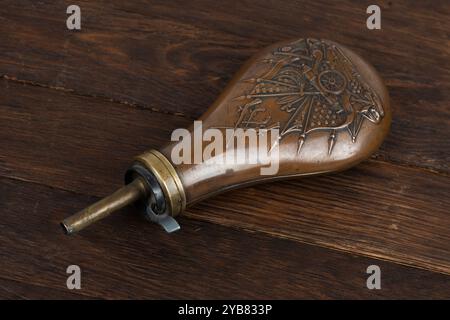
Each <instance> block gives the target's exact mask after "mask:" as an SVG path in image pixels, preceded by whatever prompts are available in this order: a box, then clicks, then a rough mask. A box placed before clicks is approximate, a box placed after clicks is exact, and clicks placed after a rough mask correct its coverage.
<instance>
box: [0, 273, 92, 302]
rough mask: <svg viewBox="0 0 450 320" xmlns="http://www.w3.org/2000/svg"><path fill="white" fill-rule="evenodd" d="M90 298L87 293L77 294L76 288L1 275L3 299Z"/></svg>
mask: <svg viewBox="0 0 450 320" xmlns="http://www.w3.org/2000/svg"><path fill="white" fill-rule="evenodd" d="M88 298H89V297H86V296H85V295H80V294H77V293H76V290H68V289H65V290H62V289H56V288H50V287H49V286H39V285H33V284H30V283H28V282H27V283H24V282H21V281H12V280H8V279H5V278H2V277H0V299H2V300H19V299H20V300H53V299H65V300H69V299H70V300H73V299H76V300H81V299H88Z"/></svg>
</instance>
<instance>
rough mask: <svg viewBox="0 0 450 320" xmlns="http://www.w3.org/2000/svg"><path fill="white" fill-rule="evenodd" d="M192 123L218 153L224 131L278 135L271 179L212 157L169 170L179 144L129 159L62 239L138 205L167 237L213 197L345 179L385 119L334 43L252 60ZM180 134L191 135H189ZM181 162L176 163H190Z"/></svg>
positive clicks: (257, 168) (361, 71)
mask: <svg viewBox="0 0 450 320" xmlns="http://www.w3.org/2000/svg"><path fill="white" fill-rule="evenodd" d="M199 121H201V125H202V130H208V129H214V130H215V131H214V132H215V133H217V134H219V133H224V137H225V138H224V141H220V142H221V144H219V145H224V146H228V145H229V143H230V138H229V137H228V138H227V137H226V134H225V131H227V130H235V131H236V130H241V132H244V130H254V131H255V132H256V133H257V135H258V136H259V137H261V136H263V135H265V134H266V135H271V139H272V138H273V132H275V130H276V132H277V135H276V137H275V139H272V140H271V143H270V150H269V152H268V157H269V158H270V159H269V160H275V159H272V158H271V157H275V156H276V161H277V167H276V169H277V170H276V172H275V173H273V174H262V172H263V171H262V169H264V168H267V164H263V163H260V162H255V163H245V162H242V163H236V162H229V161H228V162H227V161H215V160H217V159H219V158H221V160H223V156H224V154H223V153H222V152H221V151H220V150H218V149H215V150H214V152H212V153H211V157H210V158H209V159H208V160H207V161H205V159H202V160H203V161H201V162H196V161H192V162H191V163H189V162H188V161H185V162H180V161H178V160H177V161H175V160H174V154H175V155H176V154H179V152H178V150H179V149H180V142H179V141H171V142H169V143H167V145H166V146H164V147H163V148H162V149H161V150H159V151H156V150H149V151H147V152H145V153H144V154H141V155H139V156H138V157H136V159H135V160H134V162H133V163H132V165H131V167H130V169H129V170H128V171H127V173H126V175H125V176H126V177H125V183H126V184H125V186H124V187H123V188H121V189H119V190H118V191H116V192H115V193H113V194H112V195H110V196H108V197H106V198H104V199H102V200H100V201H99V202H97V203H95V204H93V205H91V206H90V207H88V208H86V209H84V210H82V211H80V212H78V213H77V214H75V215H73V216H71V217H69V218H67V219H65V220H64V221H63V222H62V226H63V228H64V230H65V232H66V233H68V234H72V233H75V232H77V231H79V230H81V229H83V228H84V227H86V226H88V225H90V224H91V223H93V222H95V221H97V220H99V219H102V218H104V217H106V216H108V215H109V214H110V213H112V212H114V211H116V210H118V209H120V208H122V207H124V206H126V205H128V204H130V203H132V202H134V201H136V200H138V199H141V200H143V202H144V204H145V209H144V211H145V215H146V217H147V218H148V219H149V220H151V221H153V222H157V223H159V224H160V225H161V226H163V227H164V229H165V230H166V231H168V232H172V231H175V230H178V229H179V228H180V227H179V225H178V223H177V221H176V220H175V217H176V216H177V215H179V214H181V213H182V212H183V211H184V210H185V208H186V206H189V205H191V204H193V203H195V202H197V201H200V200H203V199H206V198H208V197H210V196H213V195H215V194H217V193H219V192H223V191H226V190H229V189H233V188H236V187H240V186H246V185H250V184H255V183H259V182H265V181H271V180H278V179H286V178H293V177H299V176H307V175H316V174H323V173H331V172H335V171H342V170H345V169H347V168H350V167H352V166H354V165H356V164H358V163H359V162H361V161H363V160H364V159H367V158H368V157H369V156H370V155H371V154H372V153H373V152H374V151H375V150H377V148H378V147H379V146H380V144H381V143H382V141H383V139H384V138H385V136H386V135H387V133H388V130H389V126H390V122H391V112H390V106H389V96H388V92H387V90H386V87H385V85H384V84H383V81H382V79H381V78H380V77H379V75H378V74H377V72H376V71H375V69H374V68H373V67H372V66H371V65H370V64H369V63H367V62H366V61H364V60H363V59H362V58H361V57H359V56H358V55H357V54H355V53H354V52H353V51H351V50H350V49H348V48H346V47H344V46H342V45H339V44H337V43H334V42H332V41H328V40H317V39H299V40H294V41H286V42H282V43H277V44H275V45H273V46H270V47H268V48H266V49H264V50H262V51H261V52H260V53H258V54H257V55H256V56H254V57H253V58H252V59H250V60H249V61H248V62H247V63H246V64H245V65H244V66H243V67H242V68H241V70H240V71H239V72H238V73H237V74H236V75H235V77H234V78H233V79H232V80H231V82H230V83H229V85H228V86H227V87H226V89H225V90H224V92H223V93H222V94H221V95H220V96H219V98H218V99H217V100H216V102H215V103H214V104H213V105H212V106H211V107H210V108H209V109H208V110H207V111H206V113H204V114H203V115H202V116H201V117H200V119H199ZM186 131H187V132H188V133H190V134H191V136H192V137H195V135H196V134H197V135H198V132H197V131H196V126H195V125H194V126H193V127H192V128H191V129H190V130H186ZM227 132H228V131H227ZM186 139H187V138H186V137H185V139H184V140H186ZM232 139H234V137H232ZM216 140H217V138H216ZM184 142H186V141H184ZM192 142H193V143H192V144H193V145H195V147H194V149H195V148H197V151H199V152H200V153H201V154H203V152H204V151H207V150H206V148H207V145H205V143H204V141H203V142H202V143H201V144H200V145H199V144H198V143H195V141H194V138H192ZM233 148H234V149H235V150H234V152H235V155H236V156H239V155H249V154H250V155H251V154H255V152H256V151H255V149H254V148H253V147H252V146H251V145H250V143H243V144H240V145H238V146H237V147H236V146H234V143H233ZM224 150H225V151H226V150H227V148H224ZM274 150H276V151H277V152H276V155H275V152H274ZM194 151H195V150H194ZM225 151H223V152H225ZM185 152H186V150H184V151H183V153H184V155H183V157H184V158H192V157H195V155H192V154H191V155H190V156H189V157H187V154H186V153H185ZM193 153H195V152H193ZM299 192H300V191H299Z"/></svg>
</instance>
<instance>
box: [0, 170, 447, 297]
mask: <svg viewBox="0 0 450 320" xmlns="http://www.w3.org/2000/svg"><path fill="white" fill-rule="evenodd" d="M93 200H96V199H95V198H93V197H88V196H83V195H78V194H74V193H72V192H65V191H60V190H53V189H51V188H49V187H44V186H39V185H34V184H32V183H25V182H17V181H16V180H9V179H0V211H1V213H2V219H1V221H0V242H1V243H2V246H3V248H5V249H6V250H5V249H3V250H0V268H1V270H2V274H1V275H0V284H1V285H0V296H5V292H3V291H2V287H4V288H7V289H6V290H8V291H11V289H10V288H11V287H12V288H14V289H13V292H9V293H8V292H6V297H10V298H14V297H15V296H18V295H24V296H25V297H27V298H29V297H33V296H40V295H41V294H42V293H39V292H36V291H38V290H40V289H41V288H48V289H49V291H48V293H47V294H46V295H45V296H47V297H49V298H50V297H59V298H67V296H69V295H70V294H71V293H73V292H71V291H69V290H67V289H66V287H65V285H66V277H67V275H66V273H65V270H66V268H67V266H68V265H70V264H77V265H79V266H80V267H81V269H82V278H81V279H82V289H81V290H79V291H76V292H75V293H73V294H78V295H81V297H84V298H99V297H102V298H107V299H118V298H123V299H129V298H136V299H143V298H158V299H161V298H184V299H188V298H210V299H211V298H223V299H230V298H254V299H255V298H265V299H268V298H273V299H276V298H321V299H332V298H338V299H343V298H351V299H361V298H368V299H378V298H398V297H402V298H420V297H421V298H450V292H449V291H448V287H449V285H450V277H449V276H446V275H441V274H437V273H432V272H428V271H423V270H418V269H415V268H408V267H403V266H399V265H396V264H392V263H388V262H384V261H379V260H374V259H368V258H363V257H357V256H351V255H348V254H344V253H339V252H336V251H332V250H328V249H323V248H320V247H316V246H311V245H306V244H299V243H297V242H294V241H289V240H282V239H276V238H272V237H267V236H264V235H262V234H258V233H247V232H241V231H237V230H233V229H229V228H225V227H221V226H218V225H214V224H210V223H204V222H196V221H194V220H191V219H186V218H182V221H181V223H182V224H183V230H182V231H180V232H179V233H175V234H172V235H169V234H166V233H164V232H163V231H162V230H161V229H160V227H159V226H156V225H154V224H149V223H145V222H144V220H143V218H142V217H139V216H137V215H136V214H135V212H134V210H128V211H126V212H124V214H122V215H116V216H113V217H111V219H110V222H112V223H105V224H99V225H97V227H95V228H91V229H88V230H86V232H83V233H80V234H78V235H75V236H73V237H67V236H65V235H63V234H62V233H61V232H59V231H60V230H59V226H58V221H59V219H60V216H61V215H62V214H64V213H66V212H72V211H74V210H76V209H77V207H78V206H79V205H80V203H83V202H89V201H93ZM43 213H45V219H43ZM30 226H33V227H32V228H30ZM24 235H26V236H24ZM371 264H377V265H379V266H380V268H381V269H382V272H383V280H382V281H383V282H382V288H383V289H382V290H368V289H367V288H366V279H367V274H366V268H367V267H368V266H369V265H371ZM10 282H18V283H19V284H23V283H27V284H30V285H31V286H30V288H31V289H30V291H31V292H24V291H23V290H21V289H20V286H19V289H16V288H17V286H16V285H14V286H11V284H10ZM33 288H34V289H33ZM60 292H61V293H60ZM69 298H73V297H69Z"/></svg>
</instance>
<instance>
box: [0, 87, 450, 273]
mask: <svg viewBox="0 0 450 320" xmlns="http://www.w3.org/2000/svg"><path fill="white" fill-rule="evenodd" d="M92 110H95V112H93V111H92ZM0 122H1V123H2V124H3V126H2V130H1V131H0V141H3V142H4V143H5V148H4V149H3V150H2V152H1V153H0V175H2V176H5V177H11V178H15V179H22V180H27V181H32V182H36V183H40V184H46V185H49V186H52V187H56V188H61V189H65V190H71V191H74V192H77V193H82V194H88V195H96V196H105V195H106V194H108V193H110V192H112V191H113V190H114V189H115V188H117V187H119V186H120V185H121V184H122V176H121V175H122V172H124V170H125V169H126V167H127V166H128V164H129V163H130V161H131V159H132V157H133V156H134V155H135V154H138V153H139V152H141V151H143V150H145V149H147V148H149V147H158V146H159V145H160V144H161V143H163V140H164V138H165V137H169V136H170V131H171V129H173V128H175V127H178V126H183V125H184V124H186V122H188V120H186V119H184V118H182V117H176V116H173V115H167V114H161V113H155V112H151V111H149V110H141V109H137V108H133V107H130V108H129V109H125V108H124V106H123V105H120V104H117V103H111V102H107V101H103V100H97V99H91V98H86V97H79V96H75V95H72V94H70V93H65V92H60V91H56V90H48V89H45V88H38V87H34V86H21V85H18V84H16V83H11V82H9V81H5V80H3V81H1V82H0ZM448 181H449V180H448V177H447V176H444V175H440V174H435V173H432V172H428V171H425V170H421V169H417V168H407V167H401V166H397V165H391V164H387V163H384V162H379V161H374V160H372V161H369V162H366V163H364V164H361V165H360V166H358V167H357V168H355V169H353V170H349V171H347V172H344V173H340V174H336V175H332V176H324V177H315V178H305V179H298V180H292V181H286V182H280V183H276V184H268V185H263V186H257V187H254V188H247V189H242V190H237V191H234V192H229V193H226V194H224V195H222V196H219V197H216V198H214V199H210V200H207V201H204V202H203V203H201V204H199V205H198V206H196V207H194V208H191V209H189V210H188V212H187V213H186V214H187V215H188V216H190V217H193V218H195V219H199V220H203V221H211V222H214V223H218V224H223V225H227V226H233V227H237V228H244V229H249V230H256V231H261V232H264V233H267V234H271V235H276V236H278V237H283V238H290V239H293V240H296V241H301V242H306V243H311V244H316V245H320V246H324V247H328V248H333V249H338V250H343V251H347V252H351V253H357V254H363V255H366V256H371V257H381V258H383V259H386V260H391V261H395V262H398V263H404V264H409V265H413V266H418V267H421V268H426V269H430V270H435V271H439V272H443V273H450V251H449V250H450V236H449V233H448V230H449V229H450V219H449V211H448V208H449V206H450V203H449V201H450V200H449V198H448V194H449V191H450V190H449V189H450V185H449V183H448ZM88 204H89V201H86V202H85V203H80V204H79V207H78V208H76V209H74V211H77V209H81V208H82V207H84V206H85V205H88ZM69 213H71V212H67V213H66V214H67V215H68V214H69ZM66 214H61V215H60V216H59V219H62V218H63V217H65V216H66ZM44 218H45V216H44ZM109 223H112V224H113V223H114V222H109ZM119 227H120V226H117V228H119ZM93 229H94V230H95V229H96V227H93Z"/></svg>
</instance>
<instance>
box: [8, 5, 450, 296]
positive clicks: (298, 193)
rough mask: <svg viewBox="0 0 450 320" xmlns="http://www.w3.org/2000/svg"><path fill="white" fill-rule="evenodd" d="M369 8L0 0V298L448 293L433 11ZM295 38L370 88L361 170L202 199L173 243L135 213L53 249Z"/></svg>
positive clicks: (441, 18)
mask: <svg viewBox="0 0 450 320" xmlns="http://www.w3.org/2000/svg"><path fill="white" fill-rule="evenodd" d="M372 2H373V1H339V2H337V1H336V2H335V1H323V0H321V1H317V0H316V1H271V0H257V1H248V0H247V1H228V0H227V1H207V0H192V1H188V2H186V1H181V0H180V1H172V0H171V1H167V0H161V1H155V0H151V1H143V0H142V1H141V0H137V1H118V0H114V1H111V0H110V1H106V0H105V1H81V0H78V1H32V0H29V1H23V0H20V1H17V0H3V1H2V3H1V6H0V23H1V31H0V77H1V79H0V270H1V273H0V298H24V299H31V298H82V299H84V298H106V299H109V298H320V299H322V298H325V299H326V298H356V299H358V298H370V299H372V298H374V299H378V298H450V233H449V231H450V210H449V207H450V199H449V194H450V180H449V160H450V129H449V125H450V105H449V102H450V66H449V56H450V46H449V30H450V23H449V16H450V5H449V2H448V1H376V3H377V4H378V5H379V6H380V7H381V11H382V22H381V23H382V25H381V26H382V29H381V30H368V29H367V28H366V18H367V16H368V15H367V14H366V8H367V6H368V5H369V4H372ZM69 4H77V5H79V6H80V8H81V15H82V25H81V28H82V29H81V31H69V30H68V29H67V28H66V18H67V17H68V15H67V14H66V8H67V6H68V5H69ZM299 37H315V38H328V39H331V40H334V41H337V42H339V43H342V44H344V45H346V46H348V47H350V48H352V49H353V50H355V51H356V52H357V53H359V54H360V55H361V56H363V57H365V58H366V59H367V60H368V61H370V62H371V63H372V64H373V65H374V66H375V67H376V69H377V70H378V71H379V73H380V74H381V76H382V77H383V78H384V79H385V81H386V84H387V87H388V89H389V92H390V96H391V103H392V109H393V122H392V128H391V132H390V134H389V136H388V138H387V140H386V141H385V143H384V144H383V146H382V147H381V149H380V150H379V151H378V152H377V153H376V154H375V155H374V156H373V157H372V158H371V159H369V160H368V161H365V162H364V163H362V164H361V165H359V166H357V167H356V168H354V169H351V170H348V171H346V172H342V173H339V174H334V175H330V176H321V177H314V178H305V179H297V180H291V181H285V182H278V183H271V184H265V185H259V186H255V187H251V188H246V189H242V190H236V191H231V192H228V193H225V194H222V195H219V196H216V197H214V198H212V199H210V200H207V201H204V202H202V203H200V204H198V205H196V206H194V207H192V208H189V209H188V210H187V212H186V214H185V215H184V217H182V218H180V219H179V221H180V224H181V225H182V229H181V231H180V232H178V233H175V234H171V235H169V234H166V233H165V232H164V231H163V230H162V229H161V228H160V227H159V226H157V225H153V224H149V223H146V222H145V221H144V220H143V218H142V217H141V216H140V215H139V214H137V211H136V210H135V209H132V208H131V209H127V210H123V212H122V213H121V214H116V215H114V216H111V217H110V218H108V219H106V220H104V221H102V222H100V223H98V224H96V225H95V226H92V227H90V228H88V229H86V230H85V231H83V232H81V233H80V234H77V235H75V236H72V237H68V236H65V235H63V233H62V232H61V229H60V226H59V222H60V221H61V220H62V219H63V218H65V217H67V216H68V215H70V214H72V213H74V212H76V211H78V210H79V209H81V208H83V207H84V206H86V205H88V204H90V203H91V202H93V201H96V200H98V199H99V198H100V197H102V196H105V195H107V194H109V193H110V192H112V191H114V190H115V189H116V188H117V187H119V186H121V185H122V179H123V173H124V171H125V169H126V168H127V167H128V165H129V164H130V162H131V159H132V158H133V156H135V155H137V154H139V153H141V152H142V151H144V150H146V149H148V148H158V147H160V146H161V145H162V144H163V143H164V142H165V141H167V140H168V139H170V134H171V132H172V130H173V129H175V128H180V127H186V126H188V125H189V124H190V123H191V122H192V121H193V120H194V119H196V117H198V116H199V115H200V114H202V113H203V112H204V111H205V110H206V109H207V108H208V106H209V105H211V103H212V102H213V101H214V99H215V98H216V97H217V96H218V94H219V93H220V92H221V90H223V88H224V87H225V85H226V84H227V82H228V81H229V80H230V78H231V77H232V76H233V74H234V73H235V72H236V71H237V70H238V69H239V67H240V66H241V65H242V64H243V62H244V61H245V60H247V59H248V58H249V57H250V56H251V55H252V54H254V53H256V52H257V51H258V50H259V49H261V48H263V47H265V46H267V45H269V44H271V43H273V42H276V41H279V40H285V39H290V38H299ZM72 264H74V265H79V266H80V267H81V270H82V278H81V283H82V289H81V290H68V289H67V287H66V279H67V276H68V275H67V274H66V268H67V266H69V265H72ZM369 265H378V266H379V267H380V268H381V285H382V289H381V290H368V289H367V288H366V279H367V277H368V274H367V273H366V268H367V267H368V266H369Z"/></svg>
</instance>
